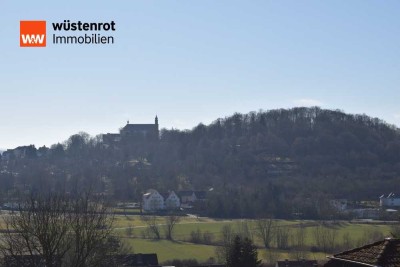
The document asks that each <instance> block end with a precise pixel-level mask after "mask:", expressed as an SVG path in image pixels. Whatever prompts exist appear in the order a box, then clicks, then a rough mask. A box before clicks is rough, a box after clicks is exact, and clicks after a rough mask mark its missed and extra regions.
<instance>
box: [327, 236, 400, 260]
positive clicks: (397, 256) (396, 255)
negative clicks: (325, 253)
mask: <svg viewBox="0 0 400 267" xmlns="http://www.w3.org/2000/svg"><path fill="white" fill-rule="evenodd" d="M330 258H331V260H330V261H329V262H328V263H327V264H326V265H325V266H335V264H334V263H335V262H352V263H355V264H360V265H370V266H380V267H400V239H395V238H386V239H384V240H382V241H378V242H375V243H372V244H369V245H366V246H363V247H359V248H355V249H352V250H348V251H345V252H341V253H339V254H336V255H334V256H333V257H330Z"/></svg>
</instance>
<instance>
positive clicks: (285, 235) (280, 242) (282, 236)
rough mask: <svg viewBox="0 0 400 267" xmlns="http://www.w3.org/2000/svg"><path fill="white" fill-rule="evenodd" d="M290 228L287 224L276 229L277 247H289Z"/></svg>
mask: <svg viewBox="0 0 400 267" xmlns="http://www.w3.org/2000/svg"><path fill="white" fill-rule="evenodd" d="M289 236H290V228H289V227H288V226H281V227H278V228H277V229H276V246H277V248H278V249H288V248H289Z"/></svg>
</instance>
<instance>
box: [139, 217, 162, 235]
mask: <svg viewBox="0 0 400 267" xmlns="http://www.w3.org/2000/svg"><path fill="white" fill-rule="evenodd" d="M141 219H142V221H143V222H144V223H145V224H146V225H147V230H148V232H149V234H151V235H152V236H153V238H154V239H161V232H160V226H159V224H158V222H157V217H156V216H154V215H143V216H142V217H141Z"/></svg>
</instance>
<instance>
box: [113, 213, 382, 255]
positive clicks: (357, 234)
mask: <svg viewBox="0 0 400 267" xmlns="http://www.w3.org/2000/svg"><path fill="white" fill-rule="evenodd" d="M245 222H246V223H247V224H248V227H249V228H250V229H251V233H252V234H253V237H254V241H255V243H256V245H257V246H258V247H259V257H260V258H262V259H263V260H264V261H265V262H269V261H274V260H276V259H286V258H293V257H296V253H294V251H293V250H291V251H283V250H277V249H276V248H272V249H269V250H265V249H263V248H262V247H263V246H262V242H261V240H260V239H258V238H257V236H256V235H255V233H254V229H255V222H254V221H252V220H246V221H245ZM157 223H158V224H159V225H160V230H161V233H162V235H164V232H163V227H165V226H164V224H165V219H164V218H163V217H158V218H157ZM242 223H243V221H242V220H215V219H209V218H200V219H198V218H192V217H184V218H182V219H181V221H180V222H179V224H177V225H176V226H175V228H174V234H173V237H174V240H175V241H168V240H164V239H163V240H158V241H154V240H151V239H143V238H142V237H143V234H142V232H143V231H144V230H145V229H146V224H145V223H144V222H143V221H142V220H141V219H140V216H116V218H115V224H114V227H115V228H116V229H115V231H116V232H117V233H118V235H120V236H121V237H123V240H124V241H125V242H126V244H128V245H129V246H131V247H132V248H133V251H134V252H135V253H157V254H158V257H159V260H160V261H161V262H163V261H165V260H169V259H175V258H176V259H189V258H194V259H197V260H198V261H200V262H204V261H206V260H208V259H209V258H210V257H213V258H215V249H216V246H215V243H216V242H217V241H218V240H219V239H220V238H221V235H220V232H221V228H222V227H223V226H224V225H231V226H232V227H233V229H234V230H235V231H238V229H239V228H240V225H241V224H242ZM300 224H303V225H305V228H304V229H305V245H306V247H307V248H308V253H307V255H306V257H307V258H310V259H318V260H321V259H325V258H326V256H327V254H325V253H321V252H314V253H312V252H310V248H312V247H313V246H314V247H315V246H316V244H315V238H314V232H315V228H316V227H317V225H318V223H317V222H315V221H284V220H278V221H277V225H278V226H283V225H285V226H287V227H289V228H290V231H291V232H292V233H294V232H296V229H297V228H299V225H300ZM127 227H132V236H131V237H128V236H127V230H126V228H127ZM329 228H330V229H332V231H333V233H334V235H335V244H336V246H338V249H339V248H340V246H341V245H342V244H343V242H344V240H345V238H346V237H345V236H346V235H347V236H348V237H350V239H351V240H352V244H353V247H354V246H357V245H363V244H365V243H368V242H370V241H371V238H376V239H379V238H382V237H384V236H389V235H390V226H389V225H386V224H361V223H349V222H339V223H335V224H332V225H329ZM197 230H200V231H201V232H202V233H204V232H208V233H211V234H212V235H213V240H214V242H213V244H214V245H200V244H194V243H190V242H189V241H190V234H191V232H192V231H197ZM272 246H274V244H273V245H272Z"/></svg>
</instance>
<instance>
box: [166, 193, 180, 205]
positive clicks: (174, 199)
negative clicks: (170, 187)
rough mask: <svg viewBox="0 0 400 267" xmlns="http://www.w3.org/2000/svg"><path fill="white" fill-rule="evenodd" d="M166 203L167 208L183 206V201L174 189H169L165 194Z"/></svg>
mask: <svg viewBox="0 0 400 267" xmlns="http://www.w3.org/2000/svg"><path fill="white" fill-rule="evenodd" d="M164 199H165V201H164V203H165V208H166V209H178V208H179V207H180V206H181V201H180V200H179V197H178V195H177V194H175V192H174V191H169V192H168V193H166V194H165V195H164Z"/></svg>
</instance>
